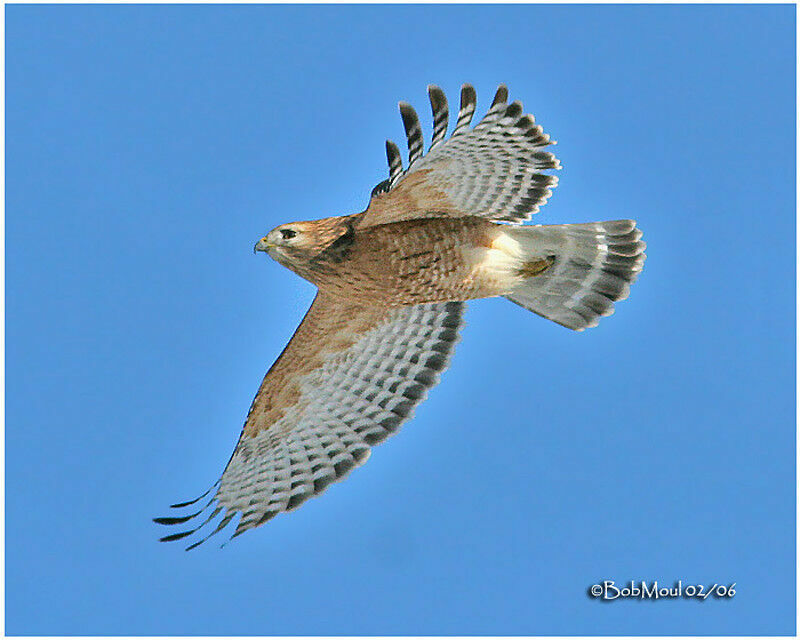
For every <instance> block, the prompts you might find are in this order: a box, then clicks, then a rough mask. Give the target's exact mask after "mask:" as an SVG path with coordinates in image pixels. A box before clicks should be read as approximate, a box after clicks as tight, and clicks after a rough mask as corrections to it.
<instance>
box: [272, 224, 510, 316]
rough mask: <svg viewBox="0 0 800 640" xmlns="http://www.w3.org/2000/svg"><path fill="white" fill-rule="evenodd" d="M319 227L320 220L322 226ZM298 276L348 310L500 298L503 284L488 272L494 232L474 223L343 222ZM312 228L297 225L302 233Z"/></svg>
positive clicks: (300, 268) (493, 228)
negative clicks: (338, 232) (335, 235)
mask: <svg viewBox="0 0 800 640" xmlns="http://www.w3.org/2000/svg"><path fill="white" fill-rule="evenodd" d="M322 223H323V224H326V223H327V220H325V221H322ZM348 226H350V227H353V228H352V229H348V228H343V229H342V235H341V236H340V237H339V238H338V239H335V240H333V241H332V243H331V244H332V245H333V248H332V249H329V250H323V251H321V252H320V254H319V256H318V257H317V258H315V259H314V260H313V261H310V262H304V263H303V264H302V265H299V266H298V267H294V266H293V265H292V264H289V265H287V266H289V267H290V268H291V269H293V270H294V271H295V272H296V273H297V274H298V275H300V276H302V277H304V278H306V279H307V280H309V281H311V282H312V283H314V284H315V285H317V287H319V290H320V293H325V294H330V295H331V296H332V297H341V298H345V299H347V301H348V302H349V303H352V304H364V305H376V304H382V305H389V306H397V305H407V304H422V303H425V302H442V301H451V300H471V299H473V298H489V297H492V296H498V295H503V294H505V293H508V291H509V284H510V280H508V279H503V278H502V277H500V274H495V273H493V272H492V269H491V268H489V263H491V260H490V255H491V254H493V253H498V252H499V250H498V249H492V244H493V243H496V242H497V240H498V238H500V237H501V236H502V235H503V234H502V228H501V227H500V226H499V225H496V224H493V223H491V222H488V221H487V220H484V219H482V218H423V219H419V220H405V221H402V222H390V223H387V224H382V225H379V226H374V227H365V228H364V227H357V226H356V225H354V224H353V223H350V224H346V225H344V227H348ZM313 228H314V223H313V222H312V223H305V225H304V227H303V229H304V232H306V231H310V230H313Z"/></svg>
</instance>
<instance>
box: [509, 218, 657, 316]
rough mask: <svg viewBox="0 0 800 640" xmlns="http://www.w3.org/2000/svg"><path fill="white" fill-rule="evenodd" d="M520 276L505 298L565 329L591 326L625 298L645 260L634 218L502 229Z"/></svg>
mask: <svg viewBox="0 0 800 640" xmlns="http://www.w3.org/2000/svg"><path fill="white" fill-rule="evenodd" d="M506 233H507V234H508V237H510V238H511V240H513V241H514V242H516V243H518V245H519V247H518V251H519V253H520V255H521V256H522V257H521V269H520V271H521V272H524V273H525V275H527V276H528V277H525V278H524V279H523V280H522V281H521V282H520V283H519V284H518V285H516V286H515V287H514V288H513V289H512V291H511V293H509V294H508V295H506V298H508V299H509V300H511V301H512V302H515V303H516V304H518V305H520V306H522V307H525V308H526V309H528V310H530V311H533V312H534V313H537V314H539V315H540V316H544V317H545V318H548V319H549V320H552V321H553V322H556V323H558V324H560V325H562V326H564V327H567V328H569V329H574V330H576V331H583V330H584V329H586V328H589V327H595V326H597V324H598V322H599V321H600V318H601V317H604V316H610V315H611V314H612V313H614V302H619V301H620V300H624V299H625V298H627V297H628V294H629V293H630V285H631V284H633V283H634V282H635V281H636V278H637V276H638V275H639V272H640V271H641V270H642V266H643V265H644V261H645V258H646V256H645V253H644V250H645V247H646V245H645V243H644V242H642V241H641V237H642V232H641V231H640V230H639V229H637V228H636V222H635V221H634V220H611V221H607V222H591V223H588V224H561V225H546V226H540V225H537V226H528V227H508V229H507V231H506Z"/></svg>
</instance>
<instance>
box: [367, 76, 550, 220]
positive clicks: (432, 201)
mask: <svg viewBox="0 0 800 640" xmlns="http://www.w3.org/2000/svg"><path fill="white" fill-rule="evenodd" d="M428 94H429V97H430V101H431V109H432V112H433V136H432V144H431V147H430V149H429V150H428V153H427V154H423V140H422V129H421V127H420V124H419V118H418V117H417V114H416V112H415V111H414V109H413V108H412V107H411V105H409V104H408V103H405V102H401V103H400V113H401V116H402V119H403V125H404V127H405V130H406V136H407V139H408V154H409V165H408V167H407V168H406V169H405V170H404V169H403V166H402V159H401V156H400V151H399V149H398V148H397V146H396V145H395V144H394V143H393V142H391V141H387V147H386V149H387V158H388V161H389V170H390V171H389V179H388V180H386V181H384V182H383V183H381V185H379V187H380V188H376V189H375V190H374V191H373V194H372V195H373V197H372V199H371V201H370V205H369V207H368V208H367V210H366V211H365V212H364V214H363V216H362V219H361V222H360V225H362V226H371V225H377V224H385V223H387V222H396V221H399V220H407V219H413V218H421V217H431V216H441V215H452V216H467V215H469V216H482V217H485V218H488V219H490V220H496V221H502V222H510V223H517V224H518V223H521V222H524V221H526V220H529V219H530V217H531V215H532V214H534V213H536V212H537V211H538V210H539V207H540V206H541V205H543V204H544V203H545V202H546V201H547V199H548V198H549V197H550V195H551V194H552V189H553V188H554V187H555V186H556V184H557V182H558V179H557V178H556V177H555V176H553V175H550V174H547V173H543V172H544V171H546V170H549V169H559V168H560V164H559V162H558V160H557V159H556V157H555V156H554V155H553V154H552V153H550V152H549V151H547V150H546V147H548V146H549V145H551V144H554V142H553V141H551V140H550V137H549V136H548V135H547V134H546V133H544V131H543V130H542V127H541V126H539V125H537V124H536V122H535V121H534V118H533V116H531V115H526V114H524V113H523V110H522V104H521V103H520V102H512V103H511V104H508V102H507V100H508V89H507V88H506V87H505V86H504V85H500V87H499V88H498V90H497V93H496V94H495V97H494V100H493V101H492V106H491V107H490V109H489V111H488V112H487V114H486V115H485V116H484V118H483V119H482V120H481V121H480V122H479V123H478V124H477V125H476V126H475V127H474V128H472V129H470V128H469V125H470V122H471V120H472V116H473V114H474V112H475V90H474V89H473V88H472V87H471V86H470V85H464V86H463V87H462V89H461V105H460V108H459V112H458V117H457V122H456V127H455V130H454V131H453V134H452V135H451V136H450V138H449V139H445V133H446V130H447V120H448V118H449V111H448V104H447V99H446V98H445V95H444V92H443V91H442V90H441V89H440V88H439V87H436V86H433V85H431V86H430V87H428Z"/></svg>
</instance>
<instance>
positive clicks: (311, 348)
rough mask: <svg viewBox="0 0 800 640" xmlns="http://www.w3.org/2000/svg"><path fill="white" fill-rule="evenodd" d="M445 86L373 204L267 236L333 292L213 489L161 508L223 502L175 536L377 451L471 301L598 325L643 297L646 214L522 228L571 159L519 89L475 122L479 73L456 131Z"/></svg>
mask: <svg viewBox="0 0 800 640" xmlns="http://www.w3.org/2000/svg"><path fill="white" fill-rule="evenodd" d="M429 93H430V98H431V105H432V107H433V113H434V133H433V144H432V146H431V149H430V150H429V152H428V153H427V154H425V155H423V154H422V146H423V144H422V136H421V130H420V127H419V122H418V120H417V117H416V114H415V113H414V111H413V109H411V107H410V106H408V105H406V104H405V103H401V106H400V108H401V113H402V115H403V122H404V125H405V127H406V133H407V135H408V143H409V160H410V165H409V167H408V169H406V170H405V171H404V170H403V169H402V162H401V160H400V157H399V153H398V152H397V148H396V147H395V146H394V144H393V143H387V154H388V158H389V167H390V177H389V180H387V181H386V182H384V183H381V184H380V185H378V187H376V189H375V190H374V192H373V197H372V199H371V201H370V205H369V207H368V208H367V210H366V211H364V212H363V213H360V214H356V215H350V216H343V217H334V218H323V219H321V220H316V221H309V222H295V223H291V224H287V225H281V226H279V227H277V228H276V229H274V230H273V231H271V232H270V233H269V234H268V235H267V236H265V237H264V238H262V239H261V240H260V241H259V242H258V243H257V245H256V249H257V250H261V251H265V252H267V253H269V255H270V256H271V257H273V258H275V259H276V260H277V261H278V262H280V263H281V264H283V265H284V266H286V267H288V268H289V269H291V270H293V271H294V272H295V273H297V274H298V275H300V276H301V277H303V278H306V279H307V280H309V281H310V282H312V283H313V284H315V285H316V286H317V288H318V293H317V296H316V298H315V300H314V303H313V304H312V306H311V308H310V309H309V311H308V313H307V314H306V316H305V318H304V319H303V322H302V323H301V325H300V327H299V328H298V329H297V331H296V332H295V334H294V336H293V337H292V339H291V341H290V342H289V344H288V345H287V346H286V348H285V349H284V351H283V353H282V354H281V355H280V357H279V358H278V360H277V361H276V362H275V364H274V365H273V366H272V367H271V368H270V370H269V372H268V373H267V375H266V376H265V378H264V381H263V382H262V384H261V387H260V388H259V390H258V393H257V394H256V397H255V400H254V401H253V404H252V406H251V408H250V412H249V413H248V416H247V420H246V421H245V425H244V428H243V430H242V434H241V436H240V438H239V443H238V445H237V447H236V450H235V451H234V453H233V456H232V457H231V459H230V461H229V463H228V465H227V467H226V469H225V471H224V473H223V475H222V477H221V478H220V480H219V482H218V483H217V484H216V485H215V487H214V489H216V490H215V491H214V493H213V494H212V496H211V498H210V500H209V501H208V502H207V503H206V504H205V505H201V508H200V509H199V510H198V511H196V512H194V513H189V514H187V515H185V516H171V517H166V518H157V519H156V521H157V522H160V523H162V524H179V523H183V522H187V521H189V520H191V519H193V518H199V517H200V516H201V514H202V513H203V512H204V511H206V510H207V509H210V513H209V514H208V516H207V517H206V518H205V519H202V520H201V521H200V523H199V525H198V526H196V527H194V528H192V529H190V530H188V531H183V532H180V533H177V534H173V535H170V536H166V537H165V538H163V539H164V540H176V539H180V538H183V537H185V536H188V535H190V534H192V533H194V532H195V531H197V530H199V529H200V528H201V527H203V526H204V525H205V524H206V523H208V522H210V521H211V520H212V519H213V518H214V517H215V516H217V515H218V514H220V513H222V514H223V517H222V519H221V521H220V522H219V523H218V524H217V526H216V528H214V529H213V530H212V531H211V533H210V534H209V535H211V534H213V533H216V532H217V531H219V530H220V529H222V528H223V527H224V526H225V525H226V524H227V523H228V522H229V521H230V520H231V519H232V518H233V517H234V516H235V515H237V514H240V515H241V518H240V520H239V523H238V525H237V527H236V531H235V533H234V535H238V534H239V533H242V532H244V531H246V530H247V529H249V528H252V527H255V526H258V525H259V524H262V523H264V522H266V521H267V520H269V519H270V518H272V517H273V516H275V515H276V514H278V513H280V512H281V511H286V510H290V509H293V508H295V507H297V506H299V505H300V504H301V503H302V502H304V501H305V500H306V499H308V498H309V497H311V496H314V495H316V494H318V493H320V492H321V491H323V490H324V489H325V488H326V487H327V486H328V485H329V484H330V483H331V482H333V481H335V480H339V479H341V478H342V477H343V476H344V475H346V474H347V472H348V471H349V470H350V469H352V468H353V467H354V466H357V465H359V464H362V463H363V462H364V461H365V460H366V459H367V457H368V456H369V453H370V448H371V446H373V445H375V444H377V443H379V442H381V441H382V440H383V439H385V438H386V437H387V436H389V435H391V434H392V433H393V432H395V431H396V430H397V428H398V427H399V426H400V425H401V424H402V423H403V422H404V421H405V420H407V419H408V418H409V417H410V414H411V412H412V410H413V408H414V406H415V405H417V404H418V403H419V402H420V401H421V400H422V399H423V398H424V396H425V394H426V391H427V389H428V388H430V387H432V386H433V385H434V384H436V382H437V381H438V375H439V373H440V372H441V371H442V370H443V369H444V368H446V366H447V364H448V360H449V356H450V354H451V353H452V350H453V347H454V345H455V343H456V341H457V340H458V330H459V328H460V327H461V324H462V321H461V315H462V313H463V308H464V302H465V301H467V300H471V299H475V298H491V297H497V296H505V297H507V298H508V299H510V300H512V301H513V302H516V303H517V304H520V305H522V306H524V307H525V308H527V309H530V310H532V311H534V312H536V313H538V314H539V315H542V316H544V317H546V318H548V319H550V320H553V321H555V322H557V323H559V324H562V325H564V326H566V327H568V328H571V329H576V330H582V329H585V328H587V327H591V326H595V325H596V324H597V322H598V320H599V318H600V317H601V316H605V315H610V314H611V313H612V312H613V309H614V307H613V302H614V301H617V300H621V299H624V298H625V297H627V295H628V292H629V285H630V283H632V282H633V281H634V280H635V278H636V276H637V274H638V273H639V271H640V270H641V268H642V264H643V262H644V253H643V250H644V243H643V242H641V241H640V237H641V232H640V231H639V230H638V229H636V228H635V223H634V222H633V221H630V220H617V221H612V222H597V223H588V224H572V225H551V226H516V225H517V224H518V223H520V222H523V221H525V220H527V219H528V218H529V217H530V215H531V214H532V213H535V212H536V211H537V210H538V207H539V205H541V204H543V203H544V202H545V201H546V199H547V198H548V197H549V196H550V188H552V187H553V186H555V184H556V179H555V177H554V176H551V175H548V174H545V173H542V172H541V171H542V170H546V169H556V168H559V165H558V161H557V160H556V159H555V156H553V155H552V154H551V153H549V152H547V151H544V148H545V147H547V146H548V145H549V144H551V141H550V139H549V137H548V136H547V135H546V134H544V133H543V131H542V129H541V127H539V126H538V125H535V124H534V121H533V118H532V116H526V115H522V106H521V105H520V104H519V103H518V102H515V103H512V104H510V105H509V104H506V98H507V91H506V89H505V87H503V86H501V87H500V89H499V90H498V92H497V95H496V96H495V100H494V102H493V104H492V107H491V109H490V110H489V113H488V114H487V115H486V117H484V119H483V120H481V122H480V123H479V124H478V125H477V126H476V127H475V128H474V129H469V123H470V120H471V118H472V114H473V112H474V110H475V93H474V90H473V89H472V87H470V86H469V85H465V86H464V88H462V94H461V109H460V111H459V115H458V122H457V125H456V129H455V132H454V133H453V135H452V137H451V138H450V139H448V140H446V141H445V139H444V138H445V132H446V128H447V116H448V112H447V101H446V99H445V97H444V94H443V93H442V92H441V90H439V89H438V88H436V87H430V88H429ZM500 222H505V223H512V224H499V223H500ZM210 491H211V490H210ZM207 493H208V492H207ZM207 493H206V494H207ZM206 494H204V495H206ZM202 497H203V496H201V498H202ZM199 500H200V498H198V499H196V500H193V501H191V502H187V503H183V504H179V505H174V506H175V507H176V508H183V507H187V506H190V505H193V504H195V503H197V502H198V501H199ZM212 505H215V506H214V508H211V507H212ZM206 537H208V536H206ZM205 539H206V538H203V539H202V540H200V542H202V541H203V540H205ZM197 544H199V542H197V543H195V544H193V545H190V547H189V548H191V547H194V546H196V545H197Z"/></svg>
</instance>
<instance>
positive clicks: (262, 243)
mask: <svg viewBox="0 0 800 640" xmlns="http://www.w3.org/2000/svg"><path fill="white" fill-rule="evenodd" d="M272 246H273V245H272V243H271V242H268V241H267V236H264V237H263V238H261V240H259V241H258V242H256V244H255V246H254V247H253V253H257V252H258V251H264V252H268V251H269V249H270V248H271V247H272Z"/></svg>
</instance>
